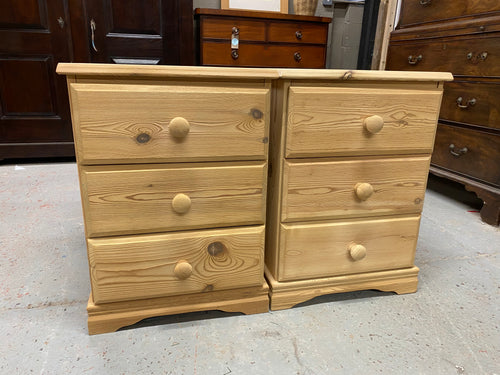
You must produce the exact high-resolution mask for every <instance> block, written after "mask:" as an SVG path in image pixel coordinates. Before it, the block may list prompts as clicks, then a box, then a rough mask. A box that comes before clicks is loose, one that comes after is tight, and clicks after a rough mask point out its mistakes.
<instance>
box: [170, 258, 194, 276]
mask: <svg viewBox="0 0 500 375" xmlns="http://www.w3.org/2000/svg"><path fill="white" fill-rule="evenodd" d="M192 274H193V266H192V265H191V264H189V262H188V261H186V260H180V261H178V262H177V264H176V265H175V268H174V275H175V277H177V278H178V279H179V280H186V279H187V278H188V277H189V276H191V275H192Z"/></svg>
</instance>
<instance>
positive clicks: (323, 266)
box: [276, 216, 420, 281]
mask: <svg viewBox="0 0 500 375" xmlns="http://www.w3.org/2000/svg"><path fill="white" fill-rule="evenodd" d="M419 223H420V216H413V217H407V218H385V219H379V220H358V221H341V222H327V223H322V224H312V223H307V224H296V225H295V224H294V225H287V224H282V225H281V237H280V238H281V244H280V266H279V273H278V275H277V277H276V279H277V280H278V281H292V280H301V279H307V278H319V277H330V276H336V275H347V274H357V273H363V272H372V271H381V270H390V269H398V268H407V267H412V266H413V261H414V256H415V248H416V245H417V237H418V228H419ZM352 243H356V244H361V245H363V246H364V247H365V248H366V249H367V254H366V257H365V258H364V259H362V260H359V261H355V260H353V259H352V258H351V256H350V254H349V245H350V244H352Z"/></svg>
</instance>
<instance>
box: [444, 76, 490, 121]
mask: <svg viewBox="0 0 500 375" xmlns="http://www.w3.org/2000/svg"><path fill="white" fill-rule="evenodd" d="M439 117H440V118H441V119H445V120H450V121H456V122H462V123H467V124H474V125H481V126H486V127H490V128H497V129H500V83H498V82H497V83H490V82H468V81H453V82H447V83H445V85H444V94H443V103H442V105H441V113H440V115H439Z"/></svg>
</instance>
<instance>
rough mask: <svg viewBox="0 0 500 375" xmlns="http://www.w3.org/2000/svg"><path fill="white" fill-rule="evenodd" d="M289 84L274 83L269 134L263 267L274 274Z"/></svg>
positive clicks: (276, 262) (275, 269) (277, 247)
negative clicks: (264, 265)
mask: <svg viewBox="0 0 500 375" xmlns="http://www.w3.org/2000/svg"><path fill="white" fill-rule="evenodd" d="M289 87H290V82H289V81H277V82H274V83H273V102H272V106H273V111H272V123H273V126H272V127H271V131H270V142H271V144H272V145H273V147H271V148H270V152H269V174H268V190H267V195H268V199H267V216H266V251H265V257H266V267H267V268H269V269H270V272H272V273H273V275H276V274H277V272H278V264H279V263H278V262H279V259H278V257H279V251H278V249H279V236H280V213H281V210H282V208H281V205H282V202H283V200H282V199H281V194H282V193H281V192H282V189H283V155H284V153H285V124H286V118H287V103H288V98H287V93H288V89H289Z"/></svg>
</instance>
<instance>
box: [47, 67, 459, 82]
mask: <svg viewBox="0 0 500 375" xmlns="http://www.w3.org/2000/svg"><path fill="white" fill-rule="evenodd" d="M56 71H57V73H58V74H62V75H75V76H93V77H100V76H101V77H122V78H147V77H155V78H218V79H228V78H229V79H232V78H240V79H279V78H282V79H301V80H302V79H303V80H334V81H339V80H340V81H347V80H350V81H356V80H360V81H452V80H453V76H452V75H451V73H441V72H405V71H381V70H342V69H276V68H233V67H231V68H220V67H209V66H168V65H163V66H159V65H155V66H150V65H117V64H75V63H60V64H58V65H57V70H56Z"/></svg>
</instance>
